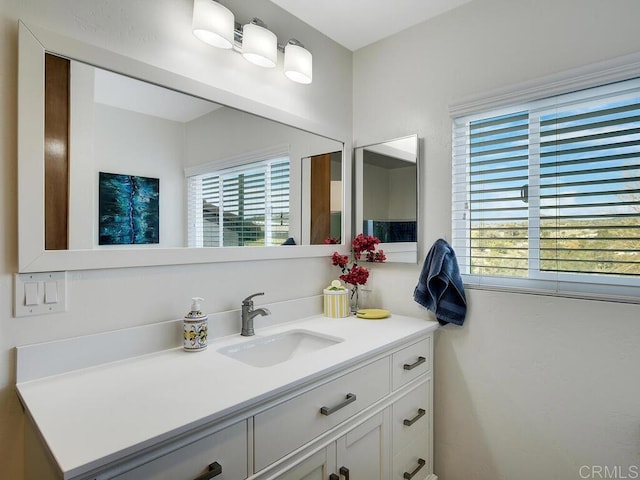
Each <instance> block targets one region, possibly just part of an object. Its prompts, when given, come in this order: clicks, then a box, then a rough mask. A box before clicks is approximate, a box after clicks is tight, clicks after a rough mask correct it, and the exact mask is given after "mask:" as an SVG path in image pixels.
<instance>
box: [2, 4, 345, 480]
mask: <svg viewBox="0 0 640 480" xmlns="http://www.w3.org/2000/svg"><path fill="white" fill-rule="evenodd" d="M231 8H232V10H234V12H235V13H236V19H237V20H238V21H241V22H242V21H244V22H246V21H248V20H249V19H250V18H251V17H252V16H258V17H260V18H262V19H263V20H264V21H265V22H266V23H267V24H268V25H269V27H270V28H271V29H272V30H273V31H274V32H276V34H278V37H279V38H280V39H281V40H282V41H286V39H288V38H289V37H296V38H298V39H300V40H301V41H303V42H304V43H305V45H307V46H308V48H309V49H310V50H311V51H312V52H313V55H314V81H313V83H312V84H311V85H298V84H294V83H292V82H290V81H289V80H287V79H286V77H285V76H284V75H283V74H282V70H281V67H280V68H276V69H272V70H269V71H267V70H262V69H260V68H259V67H255V66H252V65H250V64H249V63H248V62H246V61H244V59H242V58H241V56H240V55H237V54H233V53H231V52H228V51H221V50H217V49H214V48H213V47H209V46H207V45H205V44H204V43H202V42H200V41H199V40H197V39H196V38H195V37H194V36H193V35H192V34H191V15H192V2H191V1H190V0H181V1H176V0H141V1H136V2H123V1H105V0H0V222H1V223H0V230H1V231H3V232H4V234H3V235H0V478H2V479H11V480H20V479H21V478H23V448H22V439H23V420H24V418H23V412H22V409H21V408H20V404H19V402H18V400H17V397H16V394H15V391H14V384H15V373H14V371H15V353H14V347H15V346H16V345H25V344H29V343H35V342H41V341H47V340H51V339H58V338H66V337H70V336H75V335H83V334H88V333H93V332H100V331H108V330H113V329H117V328H122V327H128V326H133V325H138V324H146V323H153V322H158V321H162V320H169V319H175V318H179V317H181V316H182V315H183V314H184V313H185V311H186V310H187V309H188V307H189V305H190V298H191V297H193V296H194V295H196V296H202V297H204V298H205V299H206V303H205V304H204V307H205V308H206V310H207V311H208V312H219V311H224V310H230V309H236V308H239V305H240V301H241V300H242V298H244V297H245V296H246V295H247V294H249V293H253V292H257V291H263V290H264V291H265V292H266V293H265V296H264V297H263V298H264V302H272V301H279V300H285V299H291V298H298V297H303V296H309V295H316V294H319V293H320V291H321V289H322V287H323V286H325V285H326V282H327V281H329V280H330V279H331V278H332V277H333V275H334V273H335V272H334V271H333V269H334V268H333V267H331V266H330V261H329V259H328V258H327V259H324V258H316V259H300V260H282V261H260V262H253V263H225V264H211V265H191V266H175V267H153V268H129V269H115V270H102V271H101V270H94V271H85V272H76V273H70V274H69V276H68V292H69V299H68V300H69V301H68V311H67V312H66V313H63V314H53V315H43V316H38V317H31V318H13V316H12V303H13V273H14V272H15V271H16V270H17V263H18V260H17V249H18V246H17V232H16V228H17V191H16V184H17V165H16V158H17V146H16V136H17V132H16V127H17V103H16V98H17V52H18V44H17V30H18V28H17V20H18V19H19V18H20V19H22V20H24V21H25V22H26V23H27V24H30V23H31V24H34V25H37V26H40V27H43V28H46V29H48V30H52V31H55V32H58V33H61V34H64V35H67V36H70V37H74V38H77V39H79V40H82V41H85V42H89V43H92V44H95V45H98V46H100V47H103V48H107V49H109V50H113V51H116V52H117V53H120V54H123V55H128V56H132V57H134V58H136V59H138V60H142V61H145V62H148V63H151V64H154V65H155V66H158V67H162V68H167V69H170V70H174V71H177V72H179V73H181V74H183V75H187V76H190V77H193V78H195V79H198V80H200V81H202V82H205V83H209V84H212V85H214V86H216V87H218V88H221V89H225V90H228V91H230V92H232V93H235V94H238V95H242V96H244V97H247V98H249V99H252V100H255V101H258V102H261V103H263V104H267V105H269V106H272V107H277V108H280V109H282V110H284V111H287V112H291V113H293V114H295V115H297V116H299V117H301V118H302V119H305V120H308V121H309V122H313V123H315V124H317V125H319V126H320V127H321V128H322V129H326V131H336V132H344V136H345V138H347V139H348V137H349V136H350V132H351V127H352V113H351V110H352V107H351V106H352V92H351V85H352V69H351V67H352V65H351V58H352V56H351V53H350V52H349V51H347V50H346V49H344V48H342V47H340V46H339V45H337V44H336V43H334V42H332V41H330V40H328V39H327V38H326V37H324V36H322V35H320V34H319V33H318V32H315V31H313V30H310V29H309V27H308V26H307V25H306V24H304V23H302V22H300V21H299V20H297V19H295V18H293V17H291V16H289V15H287V14H284V12H282V11H281V10H280V9H279V8H278V7H276V6H275V5H274V4H272V3H270V2H266V1H264V0H243V1H242V2H234V3H233V5H231ZM292 272H295V276H294V277H293V278H292ZM257 326H258V327H259V322H258V324H257Z"/></svg>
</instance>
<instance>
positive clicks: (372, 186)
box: [354, 135, 419, 263]
mask: <svg viewBox="0 0 640 480" xmlns="http://www.w3.org/2000/svg"><path fill="white" fill-rule="evenodd" d="M354 158H355V180H356V188H355V193H354V195H355V231H356V233H358V232H362V233H364V234H366V235H373V236H376V237H378V238H379V239H380V241H381V242H382V245H381V246H380V248H381V249H382V250H384V252H385V255H386V257H387V262H399V263H417V262H418V249H417V246H418V218H419V217H418V185H419V181H418V136H417V135H410V136H407V137H403V138H397V139H393V140H389V141H386V142H380V143H375V144H372V145H366V146H361V147H356V148H355V157H354Z"/></svg>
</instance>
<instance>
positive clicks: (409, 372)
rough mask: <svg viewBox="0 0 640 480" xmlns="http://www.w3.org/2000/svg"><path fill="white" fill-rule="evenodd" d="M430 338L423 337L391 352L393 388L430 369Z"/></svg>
mask: <svg viewBox="0 0 640 480" xmlns="http://www.w3.org/2000/svg"><path fill="white" fill-rule="evenodd" d="M430 359H431V338H425V339H424V340H421V341H419V342H417V343H414V344H413V345H410V346H408V347H406V348H403V349H402V350H399V351H397V352H396V353H394V354H393V361H392V368H393V389H394V390H396V389H397V388H399V387H401V386H402V385H404V384H405V383H407V382H410V381H411V380H413V379H414V378H417V377H419V376H420V375H422V374H423V373H426V372H428V371H429V370H430V369H431V365H430V363H431V360H430Z"/></svg>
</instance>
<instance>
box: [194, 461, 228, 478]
mask: <svg viewBox="0 0 640 480" xmlns="http://www.w3.org/2000/svg"><path fill="white" fill-rule="evenodd" d="M221 473H222V465H220V464H219V463H218V462H213V463H211V464H209V471H208V472H206V473H203V474H202V475H200V476H199V477H197V478H195V479H194V480H211V479H212V478H213V477H217V476H218V475H220V474H221Z"/></svg>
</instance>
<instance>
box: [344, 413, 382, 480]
mask: <svg viewBox="0 0 640 480" xmlns="http://www.w3.org/2000/svg"><path fill="white" fill-rule="evenodd" d="M386 415H387V411H386V410H385V411H383V412H380V413H378V414H377V415H376V416H374V417H372V418H371V419H369V420H367V421H366V422H364V423H363V424H362V425H359V426H358V427H356V428H354V429H353V430H351V431H349V432H348V433H347V434H346V435H344V436H343V437H341V438H339V439H338V440H337V449H336V459H337V471H336V472H335V473H336V474H338V476H339V478H340V480H347V479H348V480H385V479H387V478H388V475H387V474H386V471H387V468H388V467H387V465H388V463H389V455H388V453H389V446H388V441H387V435H388V433H387V424H388V422H387V416H386Z"/></svg>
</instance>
